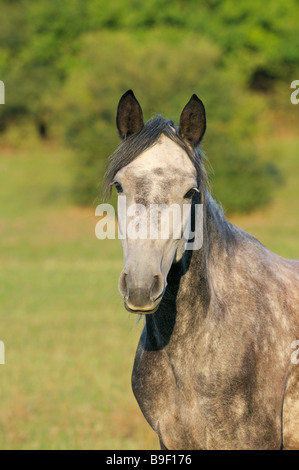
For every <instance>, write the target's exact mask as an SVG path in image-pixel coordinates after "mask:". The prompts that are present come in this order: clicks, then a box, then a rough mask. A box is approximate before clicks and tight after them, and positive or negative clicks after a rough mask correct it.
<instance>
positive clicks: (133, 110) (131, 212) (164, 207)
mask: <svg viewBox="0 0 299 470" xmlns="http://www.w3.org/2000/svg"><path fill="white" fill-rule="evenodd" d="M116 122H117V127H118V131H119V134H120V137H121V138H122V139H123V140H126V139H127V138H128V137H130V136H131V135H134V134H135V133H136V132H138V131H140V130H141V129H142V128H143V127H144V124H143V114H142V110H141V107H140V105H139V103H138V101H137V100H136V98H135V96H134V94H133V92H132V91H131V90H129V91H128V92H127V93H125V94H124V95H123V96H122V98H121V100H120V102H119V105H118V111H117V118H116ZM205 127H206V122H205V110H204V106H203V104H202V102H201V101H200V100H199V99H198V98H197V96H196V95H193V96H192V97H191V99H190V101H189V102H188V103H187V105H186V106H185V108H184V109H183V111H182V114H181V117H180V126H179V131H178V132H179V136H180V138H181V139H183V140H184V141H185V143H186V144H187V146H188V148H194V147H196V146H197V145H198V144H199V142H200V140H201V138H202V136H203V134H204V132H205ZM173 132H176V131H175V129H173ZM128 142H129V141H128ZM197 176H198V175H197V171H196V169H195V167H194V165H193V163H192V162H191V160H190V158H189V156H188V154H187V152H186V151H185V150H184V149H183V147H182V146H180V145H178V144H177V143H176V142H175V141H173V140H172V139H170V138H169V137H166V136H165V135H164V134H162V135H161V136H160V138H159V139H158V140H157V141H156V142H155V144H153V145H152V146H150V147H149V148H148V149H147V150H145V151H143V152H142V153H140V155H139V156H138V157H137V158H135V159H133V161H131V162H130V163H127V164H126V165H124V166H123V167H122V168H121V169H120V170H118V171H117V172H116V174H114V178H113V182H112V183H114V185H115V186H116V188H117V190H118V193H119V210H118V219H119V227H120V232H121V233H122V234H123V236H122V244H123V252H124V269H123V271H122V273H121V275H120V278H119V291H120V293H121V295H122V296H123V298H124V301H125V306H126V308H127V310H129V311H131V312H136V313H153V312H155V311H156V310H157V308H158V306H159V303H160V302H161V299H162V297H163V294H164V291H165V288H166V279H167V275H168V272H169V270H170V267H171V265H172V263H173V261H174V259H177V260H178V259H179V258H180V257H181V256H182V254H183V251H184V244H185V237H184V229H185V226H186V225H188V224H187V222H188V219H189V214H190V209H191V199H192V195H193V193H194V192H196V191H198V188H197V184H198V183H197V179H198V178H197ZM124 196H125V197H124ZM136 204H137V206H136ZM157 205H158V211H157ZM183 206H184V207H183ZM169 208H172V210H173V212H169ZM136 210H137V211H138V215H139V219H137V220H136ZM157 212H158V214H157ZM153 213H154V214H155V217H153ZM173 213H174V215H173ZM141 214H142V216H141V217H140V215H141ZM132 225H133V226H135V229H136V230H135V231H134V230H133V234H134V236H132V230H131V229H132ZM165 227H166V230H165ZM136 231H137V234H138V233H139V234H140V236H138V235H137V234H136ZM141 234H142V235H141ZM136 235H137V236H136ZM187 236H188V233H187Z"/></svg>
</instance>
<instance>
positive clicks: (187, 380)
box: [132, 347, 281, 449]
mask: <svg viewBox="0 0 299 470" xmlns="http://www.w3.org/2000/svg"><path fill="white" fill-rule="evenodd" d="M187 359H188V358H187ZM188 362H189V361H188V360H185V361H183V363H184V365H185V367H183V366H182V364H181V365H180V366H178V364H176V365H174V364H173V363H172V361H171V360H170V359H169V356H168V355H167V354H166V353H165V351H145V350H143V349H142V348H141V347H140V348H139V350H138V351H137V356H136V362H135V366H134V370H133V382H132V383H133V391H134V394H135V396H136V399H137V401H138V403H139V406H140V408H141V410H142V412H143V414H144V416H145V418H146V419H147V421H148V423H149V424H150V425H151V426H152V428H153V429H154V430H155V431H156V432H157V434H158V436H159V438H160V440H161V441H162V442H163V444H164V445H165V446H166V448H167V449H225V448H231V449H233V448H279V446H280V412H279V410H280V409H281V404H280V402H278V403H277V404H275V403H272V401H271V400H270V399H269V397H268V398H267V394H266V393H264V392H262V393H261V395H259V397H261V396H264V398H263V400H262V403H260V398H259V400H257V399H256V397H255V396H254V394H252V395H251V391H252V393H253V390H254V388H252V387H249V382H248V380H247V377H243V376H242V379H243V380H241V379H240V380H238V381H236V380H234V381H233V380H230V379H229V376H228V375H227V376H225V380H224V379H223V380H217V374H214V375H211V376H207V377H206V376H204V375H203V374H202V373H201V367H199V368H198V367H196V365H195V364H193V365H192V362H190V363H189V365H188V366H187V364H188ZM218 366H219V365H218ZM211 369H213V367H211ZM245 385H246V387H245ZM244 387H245V388H244ZM245 389H246V390H245ZM245 392H246V393H245ZM275 407H276V408H277V409H276V411H275ZM277 410H278V412H277Z"/></svg>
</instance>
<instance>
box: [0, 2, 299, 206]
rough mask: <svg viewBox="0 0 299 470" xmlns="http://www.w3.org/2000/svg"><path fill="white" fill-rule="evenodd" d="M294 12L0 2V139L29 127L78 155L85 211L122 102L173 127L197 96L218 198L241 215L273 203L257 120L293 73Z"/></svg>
mask: <svg viewBox="0 0 299 470" xmlns="http://www.w3.org/2000/svg"><path fill="white" fill-rule="evenodd" d="M298 6H299V0H289V1H288V2H285V0H269V2H267V3H264V4H262V3H260V1H258V0H252V1H251V2H248V1H246V0H239V2H234V1H233V0H200V1H198V0H190V1H189V2H185V1H184V0H172V2H165V1H164V0H152V1H151V2H143V3H141V2H140V1H137V0H115V1H113V2H104V0H89V1H88V2H85V1H84V0H65V1H64V2H63V3H61V2H59V1H58V0H53V1H52V2H48V1H47V0H31V1H30V2H28V1H26V0H18V1H16V0H0V9H1V29H0V72H1V76H0V79H1V80H3V81H4V82H5V83H6V84H7V87H6V105H5V106H2V107H0V130H2V131H4V130H5V129H7V128H8V127H9V126H10V125H12V124H15V123H17V124H18V125H21V122H22V120H24V119H25V120H30V121H32V122H33V123H34V125H35V127H36V129H37V132H38V133H39V135H40V137H41V138H45V137H47V136H48V134H49V133H50V135H55V136H56V137H57V136H63V137H65V138H66V140H67V142H68V144H69V145H70V146H72V148H73V149H74V150H75V161H74V168H73V171H74V195H75V196H74V197H75V200H76V201H77V202H81V203H91V202H92V201H93V197H95V196H96V194H97V193H98V181H99V178H100V176H101V174H102V172H103V167H104V164H105V161H106V158H107V155H108V154H109V153H110V152H111V151H112V150H113V148H114V147H115V145H117V137H116V133H115V134H112V133H111V132H112V131H113V129H114V119H115V118H114V115H115V107H116V105H117V102H118V99H119V97H120V95H121V94H122V93H123V92H124V91H126V90H127V89H128V88H133V89H134V91H135V92H136V95H137V96H138V97H140V101H141V102H142V104H143V108H144V113H145V115H146V116H147V117H148V118H150V117H151V116H152V113H153V112H155V111H157V112H161V113H162V114H163V115H164V116H166V117H169V118H172V119H174V120H176V121H177V120H178V117H179V113H180V111H181V108H182V106H183V105H184V104H185V102H186V101H187V100H188V99H189V97H190V95H191V94H192V93H194V92H195V93H197V94H198V95H199V96H201V98H202V99H203V101H204V102H205V104H206V108H207V113H208V132H207V135H206V137H205V141H204V148H205V149H206V150H207V153H208V155H209V158H210V160H211V163H212V166H213V168H214V169H215V171H216V173H217V178H215V182H214V187H215V195H216V196H217V198H218V199H220V200H222V201H223V205H224V207H225V208H227V209H228V210H249V209H251V208H253V207H255V206H257V205H259V204H262V203H264V202H266V201H267V200H269V198H270V195H271V190H272V187H273V182H274V181H275V178H274V176H275V171H273V168H272V167H270V166H268V165H267V164H264V163H261V162H259V159H258V156H257V154H256V150H255V148H254V145H253V137H254V136H257V135H258V134H262V133H264V132H269V129H266V127H265V125H264V124H263V119H262V117H263V115H264V114H265V113H267V112H268V111H269V109H271V107H273V106H274V105H275V104H276V102H277V101H275V96H276V95H277V93H281V89H282V85H281V84H283V83H284V86H287V87H288V88H289V83H290V81H291V80H293V79H295V78H296V77H297V75H298V73H299V67H298V64H299V61H298V58H299V35H298V34H297V12H298ZM290 77H291V80H290ZM286 84H287V85H286ZM247 187H248V188H249V187H250V188H251V192H250V191H247V192H246V191H245V190H244V191H241V190H240V191H238V197H237V198H236V197H233V194H236V191H237V189H236V188H247ZM234 188H235V189H234ZM246 193H247V195H246Z"/></svg>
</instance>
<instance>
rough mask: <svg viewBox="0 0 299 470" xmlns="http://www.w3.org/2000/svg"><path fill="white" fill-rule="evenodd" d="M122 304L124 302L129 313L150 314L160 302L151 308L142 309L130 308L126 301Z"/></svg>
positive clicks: (156, 308)
mask: <svg viewBox="0 0 299 470" xmlns="http://www.w3.org/2000/svg"><path fill="white" fill-rule="evenodd" d="M124 304H125V308H126V310H128V312H130V313H135V314H137V315H151V314H153V313H155V312H156V311H157V310H158V308H159V305H160V302H159V303H158V305H156V307H154V308H153V309H151V310H142V309H136V310H135V309H132V308H130V307H128V305H127V304H126V301H125V302H124Z"/></svg>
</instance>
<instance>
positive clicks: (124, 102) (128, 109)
mask: <svg viewBox="0 0 299 470" xmlns="http://www.w3.org/2000/svg"><path fill="white" fill-rule="evenodd" d="M116 125H117V129H118V133H119V135H120V138H121V139H123V140H125V139H127V138H128V137H130V135H133V134H135V132H137V131H139V130H140V129H142V128H143V126H144V124H143V114H142V109H141V106H140V104H139V103H138V101H137V100H136V98H135V95H134V93H133V91H132V90H128V91H127V92H126V93H125V94H124V95H123V96H122V97H121V99H120V101H119V103H118V108H117V115H116Z"/></svg>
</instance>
